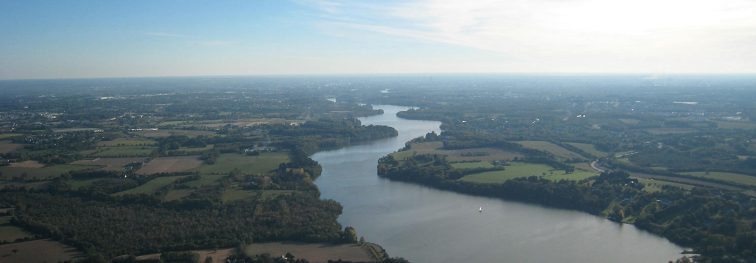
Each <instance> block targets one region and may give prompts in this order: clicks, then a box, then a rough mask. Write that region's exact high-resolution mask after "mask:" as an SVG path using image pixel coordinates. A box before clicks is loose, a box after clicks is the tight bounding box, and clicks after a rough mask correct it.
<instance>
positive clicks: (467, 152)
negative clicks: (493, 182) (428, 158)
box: [392, 142, 523, 162]
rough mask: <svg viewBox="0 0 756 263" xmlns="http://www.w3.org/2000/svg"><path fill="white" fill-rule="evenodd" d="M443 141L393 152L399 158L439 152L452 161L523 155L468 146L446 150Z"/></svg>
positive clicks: (496, 158)
mask: <svg viewBox="0 0 756 263" xmlns="http://www.w3.org/2000/svg"><path fill="white" fill-rule="evenodd" d="M442 146H443V144H442V143H441V142H423V143H413V144H412V145H411V147H410V149H409V150H406V151H400V152H396V153H393V154H392V156H393V157H394V158H395V159H397V160H406V159H407V158H409V157H411V156H412V155H422V154H438V155H444V156H446V158H447V160H449V161H450V162H474V161H486V162H490V161H501V160H506V161H509V160H512V159H514V158H522V157H523V155H522V154H519V153H515V152H510V151H504V150H501V149H496V148H467V149H455V150H445V149H441V147H442Z"/></svg>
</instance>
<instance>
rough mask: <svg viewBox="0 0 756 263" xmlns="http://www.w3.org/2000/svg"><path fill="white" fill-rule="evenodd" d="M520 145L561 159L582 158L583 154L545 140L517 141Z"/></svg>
mask: <svg viewBox="0 0 756 263" xmlns="http://www.w3.org/2000/svg"><path fill="white" fill-rule="evenodd" d="M517 143H519V144H520V145H522V146H523V147H525V148H531V149H535V150H539V151H544V152H547V153H550V154H553V155H554V156H556V157H557V158H559V159H561V160H573V159H577V160H584V159H585V158H583V156H580V155H579V154H577V153H574V152H572V151H570V150H567V149H565V148H563V147H561V146H559V145H556V144H553V143H551V142H547V141H518V142H517Z"/></svg>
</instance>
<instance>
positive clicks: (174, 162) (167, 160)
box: [137, 156, 202, 175]
mask: <svg viewBox="0 0 756 263" xmlns="http://www.w3.org/2000/svg"><path fill="white" fill-rule="evenodd" d="M200 165H202V161H201V160H200V159H198V158H197V156H174V157H158V158H155V159H152V160H150V161H149V162H147V163H146V164H145V165H144V166H142V168H141V169H139V170H137V173H138V174H142V175H150V174H158V173H176V172H185V171H189V170H192V169H195V168H197V167H200Z"/></svg>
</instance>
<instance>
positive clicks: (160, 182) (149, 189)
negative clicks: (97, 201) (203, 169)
mask: <svg viewBox="0 0 756 263" xmlns="http://www.w3.org/2000/svg"><path fill="white" fill-rule="evenodd" d="M179 178H181V176H163V177H157V178H155V179H152V180H150V181H149V182H146V183H145V184H143V185H140V186H137V187H134V188H131V189H129V190H126V191H123V192H118V193H115V194H114V195H127V194H153V193H155V192H157V190H159V189H160V188H162V187H164V186H166V185H169V184H172V183H173V182H174V181H176V180H177V179H179Z"/></svg>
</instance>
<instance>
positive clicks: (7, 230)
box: [0, 225, 34, 242]
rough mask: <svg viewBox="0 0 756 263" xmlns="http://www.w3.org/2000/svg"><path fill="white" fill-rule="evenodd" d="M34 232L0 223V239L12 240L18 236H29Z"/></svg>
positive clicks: (32, 235) (18, 237)
mask: <svg viewBox="0 0 756 263" xmlns="http://www.w3.org/2000/svg"><path fill="white" fill-rule="evenodd" d="M31 237H34V234H32V233H29V232H26V231H24V230H23V229H21V228H20V227H17V226H12V225H0V241H5V242H13V241H16V239H20V238H31Z"/></svg>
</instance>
